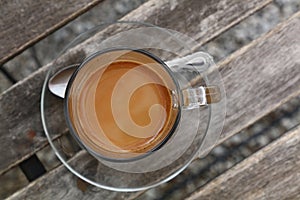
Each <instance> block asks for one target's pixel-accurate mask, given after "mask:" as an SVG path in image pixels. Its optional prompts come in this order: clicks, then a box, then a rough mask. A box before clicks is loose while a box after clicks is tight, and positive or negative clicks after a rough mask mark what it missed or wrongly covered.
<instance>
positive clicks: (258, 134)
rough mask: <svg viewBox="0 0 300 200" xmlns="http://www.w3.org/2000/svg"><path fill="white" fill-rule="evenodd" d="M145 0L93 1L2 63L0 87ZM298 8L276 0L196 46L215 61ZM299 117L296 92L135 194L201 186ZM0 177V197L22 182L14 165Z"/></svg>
mask: <svg viewBox="0 0 300 200" xmlns="http://www.w3.org/2000/svg"><path fill="white" fill-rule="evenodd" d="M145 1H146V0H110V1H104V3H102V4H101V6H96V7H95V8H93V9H92V10H91V11H90V12H88V13H86V14H84V15H82V16H81V17H79V18H78V19H76V20H74V21H73V22H72V23H70V24H68V25H67V26H65V27H64V28H62V29H60V30H59V31H56V32H55V33H54V34H52V35H51V36H49V37H47V38H46V39H44V40H42V41H41V42H39V43H38V44H36V45H34V46H33V47H32V48H30V49H28V50H26V51H25V52H23V53H22V54H21V55H19V56H17V57H16V58H15V59H13V60H11V61H9V62H8V63H6V64H5V65H4V69H5V70H6V71H7V72H8V73H10V75H11V76H12V77H11V78H10V79H9V78H7V77H6V76H5V75H4V73H3V72H1V71H0V93H1V92H3V91H4V90H5V89H7V88H9V87H10V86H11V85H12V84H13V83H14V82H15V81H18V80H21V79H23V78H24V77H26V76H28V75H29V74H31V73H32V72H34V71H35V70H37V69H38V68H39V67H40V66H42V65H44V64H46V63H48V62H49V61H50V60H52V59H53V58H54V57H55V56H56V51H55V49H61V48H62V47H63V46H64V45H66V43H68V41H70V40H71V39H72V38H74V37H75V36H76V35H77V34H79V33H81V32H83V31H85V30H87V29H88V28H91V27H93V26H94V25H96V24H99V23H100V22H108V21H115V20H117V19H118V18H120V17H122V16H123V15H125V14H126V13H128V12H129V11H130V10H132V9H134V8H135V7H137V6H139V5H140V4H141V3H143V2H145ZM299 10H300V1H299V0H276V1H274V2H273V3H272V4H270V5H268V6H267V7H265V8H264V9H262V10H261V11H259V12H258V13H256V14H254V15H253V16H251V17H249V18H247V19H245V20H244V21H243V22H242V23H240V24H238V25H236V26H235V27H234V28H232V29H231V30H229V31H227V32H225V33H223V34H221V35H220V36H219V37H217V38H215V39H214V40H213V41H211V42H209V43H207V44H206V45H204V46H203V47H202V48H201V49H202V50H204V51H206V52H209V53H210V54H211V55H213V56H214V58H215V60H216V61H220V60H222V59H224V58H225V57H227V56H228V55H229V54H231V53H232V52H234V51H236V50H237V49H239V48H241V47H242V46H244V45H246V44H248V43H250V42H251V41H252V40H254V39H256V38H257V37H259V36H260V35H261V34H264V33H266V32H267V31H269V30H270V29H272V28H273V27H274V26H275V25H276V24H278V23H280V22H281V21H283V20H284V19H286V18H288V17H290V16H291V15H292V14H293V13H295V12H296V11H299ZM24 65H25V67H24ZM20 69H22V70H20ZM299 122H300V97H296V98H294V99H293V100H291V101H290V102H288V103H286V104H284V105H282V106H281V107H280V108H278V109H277V110H276V111H274V112H272V113H270V114H269V115H268V116H266V117H264V118H263V119H261V120H259V121H258V122H256V123H255V124H253V125H252V126H251V127H249V128H247V129H246V130H243V131H242V132H241V133H239V134H237V135H235V136H234V137H232V138H230V139H229V140H227V141H226V142H224V143H223V144H222V145H220V146H218V147H216V148H215V149H214V150H213V151H212V152H211V153H210V154H209V155H208V156H207V157H206V158H205V159H203V160H197V161H195V162H193V163H192V164H191V165H190V166H189V167H188V169H187V170H185V171H184V172H183V173H182V174H180V175H179V176H178V177H176V178H175V179H173V180H172V181H171V182H169V183H168V184H163V185H161V186H159V187H157V188H154V189H151V190H149V191H147V192H145V193H144V194H143V195H141V196H140V197H139V198H138V199H141V200H142V199H143V200H144V199H145V200H147V199H149V200H150V199H175V200H176V199H182V198H183V197H185V196H186V195H188V194H189V193H191V192H192V191H193V190H195V188H199V187H201V186H202V185H203V184H205V183H207V182H208V181H210V180H211V179H213V178H214V177H216V176H218V175H219V174H221V173H222V172H224V171H226V170H227V169H229V168H231V167H232V166H234V165H235V164H236V163H238V162H240V161H242V160H243V159H245V158H246V157H248V156H250V155H251V154H253V153H254V152H255V151H257V150H259V149H260V148H262V147H263V146H265V145H267V144H269V143H270V142H272V141H273V140H275V139H276V138H278V137H280V136H281V135H282V134H284V133H285V132H286V131H287V130H289V129H291V128H292V127H294V126H295V125H297V124H299ZM38 157H39V158H40V160H42V162H43V163H44V164H45V165H46V168H47V169H51V168H53V167H55V166H56V165H57V164H58V163H59V162H58V161H57V160H56V159H55V156H54V154H53V152H52V151H51V149H50V148H48V149H45V150H44V151H42V152H40V153H39V154H38ZM49 158H52V159H49ZM49 160H52V161H53V162H52V161H51V162H48V163H50V164H49V165H47V162H46V161H49ZM54 163H55V164H54ZM16 180H19V184H17V181H16ZM0 182H6V183H7V184H6V185H7V187H6V188H4V187H1V188H0V199H2V197H5V196H7V195H9V194H11V193H13V192H14V191H16V190H17V189H19V188H21V187H22V186H23V185H26V184H27V181H26V179H24V175H22V173H20V169H19V168H18V167H16V168H15V169H14V172H12V171H10V172H9V173H7V174H5V175H4V176H2V177H0Z"/></svg>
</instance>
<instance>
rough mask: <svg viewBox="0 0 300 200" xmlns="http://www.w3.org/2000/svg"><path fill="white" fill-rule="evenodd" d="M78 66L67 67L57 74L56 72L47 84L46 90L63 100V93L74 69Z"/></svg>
mask: <svg viewBox="0 0 300 200" xmlns="http://www.w3.org/2000/svg"><path fill="white" fill-rule="evenodd" d="M79 65H80V64H74V65H70V66H67V67H65V68H62V69H61V70H59V71H58V72H56V73H55V74H54V75H53V76H52V77H51V78H50V79H49V82H48V88H49V90H50V91H51V92H52V93H53V94H55V95H56V96H58V97H60V98H65V92H66V89H67V85H68V82H69V80H70V78H71V76H72V74H73V73H74V72H75V70H76V68H77V67H78V66H79Z"/></svg>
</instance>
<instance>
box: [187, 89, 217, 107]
mask: <svg viewBox="0 0 300 200" xmlns="http://www.w3.org/2000/svg"><path fill="white" fill-rule="evenodd" d="M182 95H183V109H187V110H189V109H194V108H198V107H199V106H205V105H208V104H212V103H218V102H219V101H220V100H221V92H220V89H219V87H217V86H200V87H196V88H188V89H183V90H182Z"/></svg>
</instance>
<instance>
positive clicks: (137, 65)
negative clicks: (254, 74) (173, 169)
mask: <svg viewBox="0 0 300 200" xmlns="http://www.w3.org/2000/svg"><path fill="white" fill-rule="evenodd" d="M179 67H180V68H181V69H183V68H185V69H186V68H188V67H189V68H190V72H192V73H194V72H193V70H195V68H193V64H192V63H189V64H187V65H183V64H181V65H180V66H179ZM172 70H173V71H172ZM178 77H179V74H178V72H177V71H176V70H175V69H174V68H173V69H172V68H169V67H168V66H167V65H166V64H165V63H164V62H163V61H162V60H161V59H160V58H159V57H157V56H155V55H153V54H151V53H150V52H148V51H145V50H142V49H131V48H127V47H122V48H120V47H119V48H111V49H106V50H103V51H101V52H96V53H94V54H92V55H91V56H89V57H88V58H86V59H85V60H84V61H83V62H82V63H81V64H80V65H79V67H78V68H77V69H76V71H75V72H74V73H73V75H72V77H71V79H70V81H69V83H68V87H67V90H66V95H65V104H64V105H65V116H66V120H67V124H68V126H69V129H70V131H71V133H72V135H73V136H74V137H75V139H76V140H77V142H78V143H79V144H80V145H81V146H82V147H84V148H85V149H86V150H87V151H88V152H89V153H91V154H92V155H93V156H95V158H97V159H105V160H108V161H112V162H114V161H115V162H129V161H133V160H137V159H140V158H143V157H145V156H148V155H149V154H151V153H153V152H154V151H158V150H159V149H160V148H161V147H162V146H163V145H164V144H166V143H167V142H168V140H169V139H171V138H172V135H173V134H174V132H176V131H178V130H179V127H178V125H179V124H180V123H184V122H181V120H188V118H181V113H182V110H188V109H198V108H199V107H200V106H207V105H208V104H211V103H217V102H219V101H220V100H221V93H220V89H219V88H218V87H217V86H206V85H202V86H197V87H194V88H185V87H187V86H186V85H184V84H182V83H179V81H180V80H182V79H184V80H186V81H188V82H191V80H190V77H189V76H188V75H187V74H183V75H181V77H180V79H179V78H178Z"/></svg>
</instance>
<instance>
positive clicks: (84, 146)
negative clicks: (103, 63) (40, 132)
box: [63, 47, 183, 163]
mask: <svg viewBox="0 0 300 200" xmlns="http://www.w3.org/2000/svg"><path fill="white" fill-rule="evenodd" d="M120 50H129V51H134V52H137V53H142V54H144V55H146V56H148V57H150V58H152V59H153V60H155V61H156V62H157V63H158V64H160V66H162V67H163V68H164V70H165V71H166V72H167V73H168V75H169V76H170V77H171V79H172V81H173V83H174V84H175V86H176V90H177V91H176V92H177V94H178V97H179V99H178V112H177V115H176V119H175V121H174V123H173V125H172V128H171V129H170V131H169V133H168V134H167V136H165V137H164V138H163V139H162V141H160V142H159V143H158V144H157V145H155V146H154V147H153V148H151V149H150V150H148V151H147V152H145V153H142V154H141V155H137V156H133V157H130V158H111V157H107V156H104V155H103V154H101V153H98V152H96V151H94V150H93V149H92V148H90V147H89V146H88V145H87V144H85V143H84V142H83V141H81V139H80V138H79V136H78V134H77V131H76V130H75V128H74V126H73V123H72V120H71V119H70V116H69V104H68V100H69V95H70V89H71V87H72V84H73V82H74V80H75V78H76V76H77V74H78V73H79V71H80V70H81V69H82V68H83V67H85V66H86V65H85V64H86V63H88V62H89V61H91V60H92V59H94V58H95V57H97V56H99V55H102V54H105V53H108V52H111V51H120ZM172 73H173V72H172V71H171V69H170V68H169V67H168V66H167V64H166V63H165V62H164V61H162V60H161V59H160V58H159V57H158V56H156V55H154V54H152V53H150V52H148V51H145V50H144V49H138V48H130V47H114V48H107V49H103V50H100V51H96V52H94V53H92V54H91V55H89V56H87V57H86V58H84V60H83V61H82V62H81V63H80V65H79V66H78V67H77V68H76V70H75V71H74V72H73V74H72V76H71V78H70V80H69V82H68V84H67V87H66V91H65V98H64V105H63V106H64V115H65V119H66V123H67V126H68V128H69V130H70V133H71V135H72V136H73V138H75V140H76V142H77V143H78V144H79V145H80V147H81V148H82V149H85V150H86V151H87V152H88V153H90V154H91V155H92V156H93V157H95V158H96V159H104V160H106V161H109V162H116V163H126V162H132V161H137V160H140V159H143V158H145V157H148V156H149V155H151V154H152V153H153V152H155V151H157V150H159V149H160V148H161V147H163V146H164V145H165V144H166V143H167V142H168V141H170V139H171V138H172V136H173V135H174V133H175V132H176V129H177V127H178V125H179V123H180V119H181V105H180V103H179V102H182V99H183V97H182V94H181V92H180V91H179V90H180V89H179V88H180V86H179V83H178V81H177V80H176V78H175V77H174V75H173V74H172ZM105 151H108V152H110V151H109V150H105ZM110 153H113V154H126V153H122V152H110Z"/></svg>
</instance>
